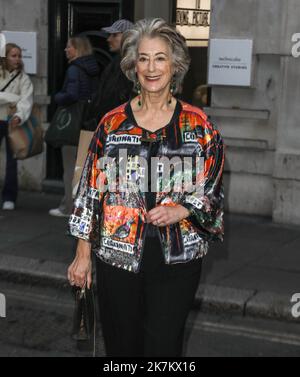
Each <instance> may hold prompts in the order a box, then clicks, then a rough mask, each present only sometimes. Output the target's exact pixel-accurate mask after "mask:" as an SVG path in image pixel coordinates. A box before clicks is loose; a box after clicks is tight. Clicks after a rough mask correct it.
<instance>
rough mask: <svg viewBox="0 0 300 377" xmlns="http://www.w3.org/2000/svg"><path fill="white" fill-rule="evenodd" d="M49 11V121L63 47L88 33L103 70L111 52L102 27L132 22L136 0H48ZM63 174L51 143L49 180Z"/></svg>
mask: <svg viewBox="0 0 300 377" xmlns="http://www.w3.org/2000/svg"><path fill="white" fill-rule="evenodd" d="M48 12H49V57H48V67H49V69H48V93H49V96H51V104H50V105H49V107H48V121H49V120H50V119H51V117H52V116H53V114H54V112H55V110H56V105H55V103H54V101H53V96H54V95H55V93H57V92H58V91H59V90H60V89H61V87H62V85H63V80H64V76H65V72H66V69H67V61H66V58H65V53H64V49H65V46H66V43H67V40H68V37H69V36H71V35H76V34H84V35H86V36H87V37H88V38H89V39H90V41H91V43H92V46H93V48H94V53H95V56H96V58H97V61H98V64H99V66H100V69H102V70H103V69H104V67H105V66H106V65H107V64H108V63H109V61H110V59H111V55H110V53H109V49H108V46H107V43H106V39H105V38H103V36H102V35H101V33H100V30H101V28H102V27H105V26H109V25H111V24H112V23H113V22H114V21H116V20H118V19H119V18H126V19H128V20H130V21H133V20H134V0H110V1H103V0H87V1H84V0H49V1H48ZM62 176H63V168H62V158H61V151H60V149H54V148H52V147H50V146H48V147H47V164H46V180H48V181H49V180H50V181H60V180H61V179H62Z"/></svg>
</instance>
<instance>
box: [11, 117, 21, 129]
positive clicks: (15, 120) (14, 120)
mask: <svg viewBox="0 0 300 377" xmlns="http://www.w3.org/2000/svg"><path fill="white" fill-rule="evenodd" d="M20 123H21V119H20V118H19V117H18V116H14V117H12V118H11V120H10V121H9V125H10V126H11V127H13V128H15V127H18V126H19V125H20Z"/></svg>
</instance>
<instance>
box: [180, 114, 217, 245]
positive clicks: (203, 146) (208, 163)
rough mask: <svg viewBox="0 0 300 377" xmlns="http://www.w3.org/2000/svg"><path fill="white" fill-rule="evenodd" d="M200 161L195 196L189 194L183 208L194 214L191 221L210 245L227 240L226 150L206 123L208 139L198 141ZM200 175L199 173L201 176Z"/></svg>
mask: <svg viewBox="0 0 300 377" xmlns="http://www.w3.org/2000/svg"><path fill="white" fill-rule="evenodd" d="M198 147H199V148H198V150H199V151H200V152H197V153H198V155H197V157H202V158H204V161H203V169H202V171H201V172H200V174H199V175H198V176H197V179H196V185H197V186H196V187H197V188H198V189H199V190H198V189H196V190H195V191H194V192H189V193H186V195H185V196H184V199H183V202H182V205H183V206H184V207H186V208H187V209H188V210H189V211H190V217H189V219H190V220H191V222H192V223H193V225H194V226H196V228H198V230H199V232H201V233H202V234H204V235H205V236H206V238H207V239H208V240H209V241H213V240H217V239H220V240H223V235H224V224H223V215H224V191H223V183H222V176H223V169H224V146H223V141H222V139H221V136H220V134H219V132H218V131H217V130H215V129H214V128H213V127H212V125H211V124H210V123H209V122H207V121H206V125H205V128H204V135H202V137H201V138H199V139H198ZM197 174H198V173H197Z"/></svg>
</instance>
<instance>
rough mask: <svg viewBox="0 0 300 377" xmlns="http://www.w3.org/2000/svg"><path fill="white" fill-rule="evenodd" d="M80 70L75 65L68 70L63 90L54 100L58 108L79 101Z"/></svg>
mask: <svg viewBox="0 0 300 377" xmlns="http://www.w3.org/2000/svg"><path fill="white" fill-rule="evenodd" d="M79 88H80V80H79V68H77V67H76V66H75V65H71V66H70V67H69V68H68V69H67V73H66V78H65V83H64V86H63V89H62V90H61V91H60V92H58V93H57V94H56V95H55V97H54V100H55V102H56V103H57V105H58V106H68V105H71V104H72V103H75V102H77V101H79Z"/></svg>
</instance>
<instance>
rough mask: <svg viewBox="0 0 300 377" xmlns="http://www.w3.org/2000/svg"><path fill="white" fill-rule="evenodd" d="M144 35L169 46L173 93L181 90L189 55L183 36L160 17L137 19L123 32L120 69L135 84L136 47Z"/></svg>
mask: <svg viewBox="0 0 300 377" xmlns="http://www.w3.org/2000/svg"><path fill="white" fill-rule="evenodd" d="M144 37H149V38H156V37H159V38H162V39H163V40H165V41H166V42H167V44H168V46H170V48H171V51H172V63H173V67H174V72H175V73H174V78H173V82H172V85H174V88H173V93H174V94H176V93H178V92H180V91H181V88H182V83H183V79H184V76H185V75H186V73H187V71H188V69H189V65H190V56H189V51H188V47H187V44H186V41H185V38H184V37H183V36H182V35H181V34H180V33H179V32H178V31H177V30H176V29H175V28H174V27H172V26H170V25H169V24H167V22H166V21H165V20H163V19H162V18H154V19H144V20H140V21H138V22H137V23H136V24H135V25H134V26H133V28H132V29H130V30H128V31H126V32H125V33H124V34H123V38H122V42H121V56H122V60H121V69H122V71H123V73H124V74H125V76H126V77H127V78H128V79H129V80H131V81H133V82H134V87H136V85H137V76H136V72H135V65H136V62H137V59H138V48H139V44H140V42H141V40H142V39H143V38H144Z"/></svg>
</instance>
